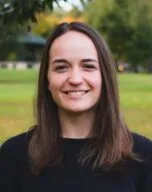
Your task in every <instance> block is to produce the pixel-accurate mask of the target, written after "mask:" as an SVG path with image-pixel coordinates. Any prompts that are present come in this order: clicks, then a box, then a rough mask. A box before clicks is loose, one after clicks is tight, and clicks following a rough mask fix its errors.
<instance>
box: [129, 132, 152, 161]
mask: <svg viewBox="0 0 152 192" xmlns="http://www.w3.org/2000/svg"><path fill="white" fill-rule="evenodd" d="M132 136H133V150H134V152H135V153H137V154H139V155H141V156H142V157H151V158H152V140H151V139H149V138H147V137H145V136H143V135H140V134H137V133H132Z"/></svg>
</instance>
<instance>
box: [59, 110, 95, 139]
mask: <svg viewBox="0 0 152 192" xmlns="http://www.w3.org/2000/svg"><path fill="white" fill-rule="evenodd" d="M59 119H60V125H61V130H62V137H64V138H86V137H90V136H91V135H90V134H91V130H92V127H93V124H94V119H95V112H93V111H92V110H91V111H88V112H84V113H80V114H71V113H70V112H67V111H64V110H62V109H59Z"/></svg>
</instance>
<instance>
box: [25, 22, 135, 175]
mask: <svg viewBox="0 0 152 192" xmlns="http://www.w3.org/2000/svg"><path fill="white" fill-rule="evenodd" d="M70 30H74V31H78V32H81V33H83V34H85V35H87V36H88V37H89V38H90V39H91V40H92V42H93V43H94V45H95V47H96V50H97V53H98V57H99V64H100V68H101V74H102V93H101V96H100V100H99V104H98V109H97V114H96V117H95V124H94V127H93V129H92V136H93V137H94V138H95V139H94V140H93V142H92V144H90V146H88V148H86V149H84V150H82V151H81V153H80V156H79V163H80V164H81V165H84V164H85V163H88V162H90V161H91V160H92V159H94V162H93V168H94V169H96V168H100V167H101V166H102V165H104V166H107V167H113V166H114V165H116V164H117V163H118V162H120V161H121V160H123V159H124V158H128V157H129V158H131V159H134V158H135V156H134V153H133V151H132V146H133V140H132V136H131V133H130V131H129V130H128V128H127V126H126V124H125V122H124V120H123V118H122V115H121V113H120V109H119V95H118V84H117V79H116V71H115V65H114V61H113V59H112V56H111V53H110V51H109V48H108V46H107V44H106V42H105V41H104V39H103V38H102V37H101V36H100V35H99V34H98V32H96V31H95V30H94V29H92V28H91V27H90V26H88V25H86V24H84V23H80V22H72V23H62V24H60V25H58V26H57V27H56V28H55V30H54V32H53V33H52V34H51V36H50V37H49V38H48V41H47V43H46V45H45V48H44V52H43V57H42V62H41V66H40V72H39V80H38V93H37V102H36V106H35V107H36V109H35V111H36V113H35V117H36V125H35V126H34V128H33V133H32V136H31V138H30V143H29V156H30V159H31V161H32V165H33V170H34V171H33V172H34V173H40V171H41V170H42V169H43V168H44V167H46V166H47V165H50V166H54V165H57V164H59V163H61V161H62V153H61V128H60V124H59V118H58V113H57V106H56V103H55V102H54V100H53V99H52V96H51V93H50V91H49V90H48V80H47V72H48V61H49V50H50V48H51V45H52V43H53V42H54V40H55V39H56V38H58V37H60V36H61V35H63V34H65V33H66V32H68V31H70Z"/></svg>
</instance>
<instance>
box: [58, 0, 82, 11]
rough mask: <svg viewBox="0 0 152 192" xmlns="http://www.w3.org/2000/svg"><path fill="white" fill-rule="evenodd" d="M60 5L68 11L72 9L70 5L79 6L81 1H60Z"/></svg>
mask: <svg viewBox="0 0 152 192" xmlns="http://www.w3.org/2000/svg"><path fill="white" fill-rule="evenodd" d="M59 4H60V6H61V7H62V8H63V9H64V10H65V11H70V10H71V9H72V6H71V4H72V5H76V6H78V7H80V8H81V3H80V0H68V2H64V1H61V2H60V3H59Z"/></svg>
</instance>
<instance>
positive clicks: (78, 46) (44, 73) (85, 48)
mask: <svg viewBox="0 0 152 192" xmlns="http://www.w3.org/2000/svg"><path fill="white" fill-rule="evenodd" d="M76 63H77V64H78V65H79V68H78V65H75V64H76ZM61 65H62V66H61ZM63 65H64V71H63V70H62V71H61V70H60V71H59V70H58V69H57V70H58V71H57V70H56V68H59V67H62V68H63ZM88 65H90V66H88ZM91 65H92V66H91ZM67 66H68V67H69V69H68V71H70V73H68V75H67V71H65V68H67ZM71 66H72V70H71ZM73 66H74V67H73ZM86 67H92V69H89V70H88V69H86ZM93 67H94V69H93ZM82 69H83V70H82ZM66 70H67V69H66ZM80 70H81V72H80ZM86 71H87V73H86ZM65 74H66V75H65ZM114 74H115V68H114V63H113V61H112V58H111V54H110V51H109V49H108V47H107V45H106V43H105V41H104V40H103V39H102V37H101V36H100V35H99V34H98V33H97V32H96V31H95V30H94V29H92V28H91V27H89V26H88V25H85V24H83V23H78V22H73V23H69V24H68V23H63V24H60V25H59V26H57V28H56V29H55V31H54V32H53V33H52V35H51V36H50V37H49V39H48V41H47V44H46V46H45V50H44V54H43V59H42V64H41V68H40V77H39V93H40V94H41V96H40V97H41V100H43V99H44V100H45V101H46V102H47V103H50V104H52V105H53V106H54V107H55V106H56V105H55V103H57V105H58V106H59V107H60V106H61V107H63V105H64V102H63V100H62V99H64V101H67V104H69V105H70V103H69V101H71V105H73V104H72V99H70V100H68V99H67V100H66V98H67V97H62V96H65V92H66V93H67V92H68V91H71V92H72V91H79V90H80V91H86V92H88V94H85V96H90V99H91V101H90V100H89V101H88V100H87V98H88V99H89V97H83V99H84V100H81V101H82V102H79V103H78V102H77V101H78V99H77V98H73V102H74V100H75V102H74V103H75V105H73V109H75V110H76V108H77V107H78V106H79V105H81V107H82V108H83V104H86V105H87V101H88V106H86V108H87V107H88V108H89V105H90V107H91V105H92V106H93V105H95V103H97V101H98V103H99V104H100V103H102V105H104V106H105V107H106V108H107V107H108V104H109V105H111V103H110V101H108V98H109V99H110V98H111V97H112V95H113V96H114V93H112V91H115V90H116V89H117V88H115V86H116V80H115V76H114ZM71 77H72V78H71ZM67 79H69V80H70V81H68V82H69V84H64V83H65V82H67ZM73 80H74V81H75V82H73ZM63 84H64V85H63ZM91 87H92V88H93V89H92V88H91ZM90 90H93V91H90ZM89 91H90V92H89ZM61 93H64V94H61ZM89 93H92V95H91V94H89ZM115 93H116V92H115ZM42 94H43V95H42ZM70 94H74V93H70ZM77 94H80V93H77ZM82 94H83V92H82ZM104 95H105V96H104ZM73 97H75V96H73ZM77 97H78V96H77ZM110 100H111V99H110ZM106 101H108V102H107V103H106ZM89 102H90V104H89ZM65 105H66V103H65ZM65 105H64V106H65ZM76 106H77V107H76ZM84 107H85V106H84ZM65 108H66V106H65ZM67 108H68V106H67ZM82 110H83V109H82Z"/></svg>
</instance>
